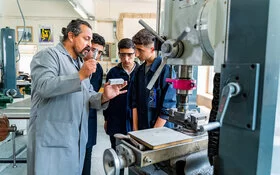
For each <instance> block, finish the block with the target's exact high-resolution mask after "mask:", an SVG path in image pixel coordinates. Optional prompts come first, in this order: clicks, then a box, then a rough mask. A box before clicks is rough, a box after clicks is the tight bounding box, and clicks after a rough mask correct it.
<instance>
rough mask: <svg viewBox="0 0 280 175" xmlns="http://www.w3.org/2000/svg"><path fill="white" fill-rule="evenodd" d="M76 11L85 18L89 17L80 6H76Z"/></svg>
mask: <svg viewBox="0 0 280 175" xmlns="http://www.w3.org/2000/svg"><path fill="white" fill-rule="evenodd" d="M74 9H75V11H76V12H77V13H78V14H79V15H80V16H81V17H82V18H84V19H88V15H87V14H86V12H85V11H84V10H82V9H81V8H80V7H79V6H76V7H74Z"/></svg>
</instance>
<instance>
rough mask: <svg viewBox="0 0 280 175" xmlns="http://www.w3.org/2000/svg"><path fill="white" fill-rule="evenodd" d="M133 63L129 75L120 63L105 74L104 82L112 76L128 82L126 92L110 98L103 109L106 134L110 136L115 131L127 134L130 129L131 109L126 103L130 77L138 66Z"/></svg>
mask: <svg viewBox="0 0 280 175" xmlns="http://www.w3.org/2000/svg"><path fill="white" fill-rule="evenodd" d="M135 64H136V66H135V68H134V70H133V71H132V72H131V73H130V75H128V74H127V72H126V71H125V70H124V69H123V68H122V65H121V63H119V64H118V65H117V66H115V67H113V68H112V69H111V70H110V71H109V72H108V74H107V77H106V82H107V81H108V80H109V79H112V78H122V79H124V80H125V81H127V83H128V85H127V86H126V87H125V88H124V89H127V90H128V92H127V93H124V94H121V95H118V96H117V97H115V98H113V99H111V100H110V102H109V106H108V108H107V109H106V110H104V111H103V115H104V119H105V121H107V134H108V135H110V136H113V135H114V134H116V133H122V134H127V132H129V131H131V130H132V110H131V108H129V105H128V99H129V97H128V96H129V94H130V92H129V91H130V86H131V85H130V84H131V79H132V78H133V76H134V74H135V71H136V70H137V68H138V67H139V64H138V63H137V62H135Z"/></svg>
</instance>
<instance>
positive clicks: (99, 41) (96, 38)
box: [91, 33, 105, 47]
mask: <svg viewBox="0 0 280 175" xmlns="http://www.w3.org/2000/svg"><path fill="white" fill-rule="evenodd" d="M91 43H95V44H99V45H101V46H103V47H105V39H104V38H103V36H101V35H99V34H98V33H93V34H92V40H91Z"/></svg>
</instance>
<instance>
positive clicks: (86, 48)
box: [78, 46, 90, 59]
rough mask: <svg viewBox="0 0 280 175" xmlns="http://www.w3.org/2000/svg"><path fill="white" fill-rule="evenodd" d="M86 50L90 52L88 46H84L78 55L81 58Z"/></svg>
mask: <svg viewBox="0 0 280 175" xmlns="http://www.w3.org/2000/svg"><path fill="white" fill-rule="evenodd" d="M88 52H90V47H89V46H86V47H85V48H84V49H83V50H82V51H81V52H80V53H79V54H78V55H79V57H81V58H82V59H83V58H84V57H85V56H86V55H87V54H88Z"/></svg>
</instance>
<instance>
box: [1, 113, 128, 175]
mask: <svg viewBox="0 0 280 175" xmlns="http://www.w3.org/2000/svg"><path fill="white" fill-rule="evenodd" d="M103 123H104V118H103V115H102V112H100V111H99V112H98V126H97V133H98V135H97V145H95V146H94V147H93V152H92V167H91V175H105V172H104V170H103V152H104V150H105V149H107V148H110V140H109V136H108V135H106V133H105V132H104V129H103ZM2 148H3V147H1V153H5V152H7V150H6V151H4V150H3V149H6V148H3V149H2ZM10 148H11V146H8V148H7V149H8V150H9V151H11V150H10ZM0 155H1V154H0ZM3 157H6V156H3ZM21 157H26V152H24V153H23V155H22V156H21ZM26 174H27V171H26V164H17V167H15V168H13V166H12V165H11V164H10V165H8V164H1V163H0V175H26ZM127 174H128V173H127V170H126V171H125V175H127Z"/></svg>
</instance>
